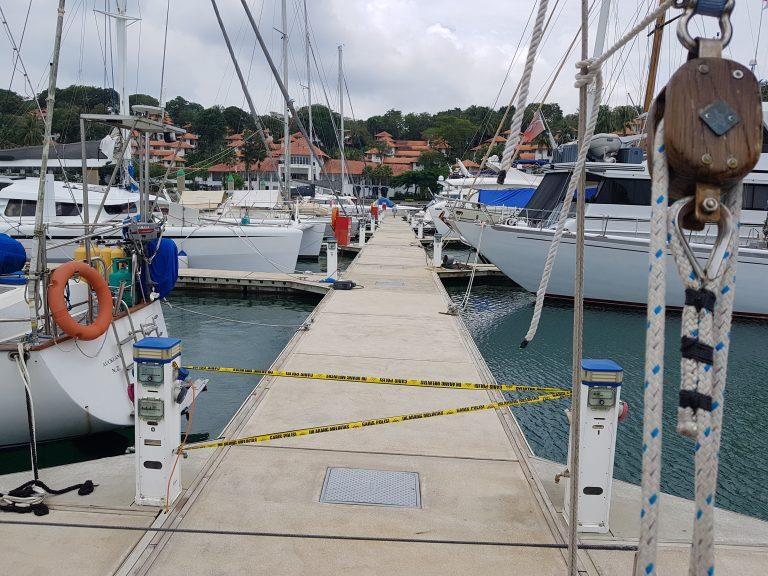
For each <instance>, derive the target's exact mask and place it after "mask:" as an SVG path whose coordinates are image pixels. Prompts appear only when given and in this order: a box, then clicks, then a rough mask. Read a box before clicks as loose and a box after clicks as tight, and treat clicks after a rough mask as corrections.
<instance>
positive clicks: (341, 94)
mask: <svg viewBox="0 0 768 576" xmlns="http://www.w3.org/2000/svg"><path fill="white" fill-rule="evenodd" d="M343 51H344V50H343V47H342V45H341V44H339V159H340V160H341V195H342V196H343V195H344V164H345V160H344V68H343V67H344V56H343Z"/></svg>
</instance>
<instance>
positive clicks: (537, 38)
mask: <svg viewBox="0 0 768 576" xmlns="http://www.w3.org/2000/svg"><path fill="white" fill-rule="evenodd" d="M548 3H549V0H541V1H540V2H539V11H538V12H537V13H536V22H535V23H534V25H533V32H531V43H530V44H529V45H528V57H527V58H526V60H525V67H524V68H523V76H522V78H521V79H520V86H519V89H518V93H517V106H516V107H515V113H514V115H513V116H512V123H511V125H510V131H511V132H510V134H509V139H508V140H507V142H506V144H505V145H504V154H503V155H502V158H501V169H502V170H509V169H510V168H511V167H512V156H513V155H514V152H515V150H517V145H518V144H519V143H520V130H521V128H522V126H523V114H524V113H525V106H526V104H527V103H528V90H529V88H530V85H531V75H532V73H533V63H534V62H535V61H536V53H537V52H538V49H539V44H540V43H541V38H542V36H544V16H546V14H547V4H548ZM493 144H494V143H493V142H491V146H489V149H490V148H492V147H493Z"/></svg>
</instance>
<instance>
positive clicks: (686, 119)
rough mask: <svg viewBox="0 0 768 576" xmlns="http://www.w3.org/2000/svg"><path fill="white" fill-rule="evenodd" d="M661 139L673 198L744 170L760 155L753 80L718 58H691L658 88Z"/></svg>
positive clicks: (734, 178) (718, 184)
mask: <svg viewBox="0 0 768 576" xmlns="http://www.w3.org/2000/svg"><path fill="white" fill-rule="evenodd" d="M664 92H665V93H664V102H663V107H664V108H663V116H664V144H665V147H666V151H667V160H668V164H669V172H670V196H671V197H672V198H673V199H676V198H680V197H683V196H693V195H696V189H697V185H698V186H699V187H701V186H702V185H703V186H704V187H706V188H710V189H712V194H714V193H715V192H714V191H715V190H717V189H720V188H722V187H728V186H731V185H733V184H735V183H736V182H738V181H739V180H741V179H742V178H744V176H746V175H747V174H749V172H750V171H751V170H752V168H754V166H755V164H756V163H757V161H758V160H759V158H760V150H761V147H762V109H761V103H760V92H759V87H758V84H757V80H756V78H755V76H754V75H753V74H752V72H750V71H749V69H748V68H746V67H744V66H742V65H741V64H739V63H738V62H734V61H732V60H727V59H724V58H709V57H707V58H693V59H691V60H688V61H687V62H686V63H685V64H683V65H682V66H681V67H680V68H679V69H678V70H677V72H675V74H674V75H673V76H672V78H671V79H670V81H669V83H668V84H667V86H666V89H665V91H664Z"/></svg>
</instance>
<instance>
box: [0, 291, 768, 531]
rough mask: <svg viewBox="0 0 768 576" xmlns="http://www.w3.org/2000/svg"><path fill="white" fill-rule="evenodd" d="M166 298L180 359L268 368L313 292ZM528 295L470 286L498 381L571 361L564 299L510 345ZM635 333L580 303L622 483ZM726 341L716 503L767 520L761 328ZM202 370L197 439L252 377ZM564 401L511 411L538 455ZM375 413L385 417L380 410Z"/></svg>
mask: <svg viewBox="0 0 768 576" xmlns="http://www.w3.org/2000/svg"><path fill="white" fill-rule="evenodd" d="M447 290H448V293H449V294H450V296H451V298H452V299H453V300H454V301H455V302H459V301H460V300H461V298H462V296H463V295H464V291H465V287H464V284H455V285H449V286H447ZM169 300H170V302H171V304H172V305H173V306H174V307H171V308H169V307H165V315H166V322H167V324H168V328H169V330H170V333H171V334H179V335H183V342H184V361H185V363H194V364H202V365H220V366H240V367H253V368H266V367H268V366H269V365H270V364H271V363H272V362H273V361H274V359H275V358H276V357H277V355H278V354H279V353H280V351H281V350H282V349H283V348H284V346H285V345H286V344H287V343H288V341H289V340H290V338H291V336H292V335H293V332H294V329H295V328H293V327H292V326H294V325H297V324H301V323H302V322H303V321H304V320H305V319H306V318H307V317H308V316H309V314H310V313H311V312H312V310H313V308H314V307H315V305H316V304H317V302H318V300H317V299H316V298H311V297H308V298H301V297H297V296H296V295H291V296H286V297H281V296H275V295H274V294H265V295H249V296H247V297H245V298H242V297H241V296H240V295H232V296H226V295H225V296H219V295H212V294H205V293H180V294H173V295H171V297H170V298H169ZM532 300H533V296H532V295H530V294H528V293H526V292H525V291H524V290H522V289H520V288H518V287H516V286H514V285H513V284H512V283H510V282H506V281H505V282H501V283H494V284H479V285H476V286H475V287H474V288H473V290H472V296H471V298H470V300H469V305H468V309H467V310H466V312H465V314H464V319H465V322H466V323H467V325H468V327H469V330H470V332H471V333H472V336H473V337H474V339H475V341H476V343H477V345H478V347H479V349H480V351H481V352H482V354H483V356H484V358H485V360H486V362H487V363H488V366H489V367H490V369H491V371H492V372H493V374H494V376H495V377H496V379H497V380H498V381H499V382H500V383H515V384H533V385H555V386H566V387H567V386H569V384H570V366H571V358H570V354H571V322H572V310H571V307H570V304H557V303H554V304H548V305H547V307H546V309H545V313H544V315H543V316H542V323H541V326H540V329H539V332H538V335H537V337H536V340H535V341H534V342H532V343H531V345H530V346H529V347H528V348H527V349H525V350H521V349H520V348H519V343H520V341H521V340H522V337H523V335H524V333H525V331H526V329H527V327H528V322H529V320H530V317H531V311H532V309H533V305H532ZM200 313H202V314H204V315H200ZM225 319H236V320H238V321H240V323H231V322H228V321H226V320H225ZM283 326H285V327H283ZM667 330H668V333H669V334H670V338H669V339H668V342H667V361H666V382H667V383H666V391H665V397H664V402H665V410H664V412H665V420H664V456H663V458H664V468H663V474H662V488H663V490H664V491H665V492H668V493H671V494H675V495H677V496H682V497H685V498H691V497H692V496H693V466H692V454H693V446H692V444H691V442H690V440H688V439H684V438H682V437H680V436H678V435H677V433H676V432H675V420H676V403H677V382H678V375H679V361H678V360H677V358H679V353H678V352H677V351H676V349H675V348H676V340H677V338H675V337H672V336H673V335H676V334H677V333H678V332H679V315H676V314H672V315H671V317H670V318H669V319H668V325H667ZM644 337H645V314H644V312H643V311H642V310H618V309H605V308H596V307H588V308H587V309H586V311H585V324H584V350H585V357H601V358H603V357H604V358H611V359H613V360H615V361H616V362H618V363H619V364H620V365H622V366H623V367H624V370H625V376H624V385H623V387H622V398H624V399H625V400H626V401H627V402H628V403H629V405H630V415H629V418H628V419H627V420H625V421H624V422H622V423H621V424H620V425H619V436H618V442H617V448H616V449H617V454H616V464H615V470H614V476H615V477H616V478H617V479H619V480H624V481H627V482H632V483H639V480H640V457H639V455H640V446H641V431H642V374H643V356H644V345H645V342H644ZM732 338H733V340H732V342H733V343H732V348H731V360H730V362H729V382H728V389H727V391H726V410H725V422H724V430H723V440H722V450H721V455H720V457H721V460H720V475H719V482H720V484H719V489H718V506H720V507H722V508H726V509H729V510H733V511H736V512H741V513H744V514H748V515H751V516H756V517H759V518H763V519H768V485H767V484H766V483H765V481H764V479H765V478H766V477H767V476H768V427H766V426H765V420H764V407H763V406H764V401H763V400H762V398H763V396H762V394H761V392H760V390H761V389H762V386H763V385H764V383H765V382H766V381H768V358H767V357H766V355H765V353H764V352H765V350H764V343H765V342H766V341H768V325H766V324H765V323H763V322H757V321H748V320H736V321H735V322H734V327H733V333H732ZM328 345H329V346H332V345H333V343H328ZM318 370H320V368H318ZM204 376H206V377H210V379H211V381H210V384H209V387H208V391H207V392H205V393H203V394H202V395H201V396H200V397H199V399H198V402H197V406H196V409H195V413H194V415H193V420H192V433H193V434H195V437H196V439H201V438H204V437H215V436H216V435H217V434H219V432H220V431H221V430H222V429H223V428H224V426H225V425H226V424H227V422H228V421H229V419H230V418H231V417H232V416H233V415H234V413H235V411H236V410H237V409H238V408H239V407H240V405H241V404H242V402H243V400H244V399H245V398H246V397H247V395H248V394H249V393H250V392H251V390H252V389H253V388H254V387H255V386H256V384H257V383H258V381H259V379H260V378H259V377H257V376H242V375H232V374H218V373H214V374H206V375H204ZM461 403H462V402H461V394H460V393H457V406H459V405H461ZM568 405H569V402H568V401H567V400H561V401H557V402H548V403H544V404H537V405H532V406H521V407H518V408H515V409H514V414H515V416H516V417H517V419H518V421H519V422H520V424H521V425H522V427H523V429H524V431H525V434H526V437H527V439H528V442H529V443H530V445H531V447H532V448H533V450H534V452H535V453H536V455H537V456H540V457H543V458H547V459H551V460H555V461H558V462H561V463H565V460H566V454H567V442H568V428H567V420H566V416H565V414H564V410H565V408H567V407H568ZM385 415H390V414H389V413H388V412H386V408H385V407H382V416H385ZM182 423H183V422H182ZM264 432H272V430H264ZM342 433H344V432H342ZM351 433H354V432H351ZM132 443H133V430H132V429H127V430H124V431H119V432H112V433H107V434H100V435H96V436H92V437H87V438H82V439H78V440H75V441H62V442H55V443H52V444H46V445H43V446H41V447H40V464H41V466H42V467H47V466H55V465H60V464H65V463H69V462H77V461H81V460H89V459H93V458H99V457H104V456H113V455H118V454H123V453H124V452H125V450H126V448H128V447H129V446H130V445H131V444H132ZM28 468H29V452H28V450H27V449H16V450H6V451H4V452H2V453H0V473H7V472H14V471H19V470H25V469H28ZM44 477H45V475H44V473H43V478H44Z"/></svg>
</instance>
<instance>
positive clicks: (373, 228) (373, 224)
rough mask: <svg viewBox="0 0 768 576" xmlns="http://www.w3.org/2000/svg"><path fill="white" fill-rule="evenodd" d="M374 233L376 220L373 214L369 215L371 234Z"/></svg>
mask: <svg viewBox="0 0 768 576" xmlns="http://www.w3.org/2000/svg"><path fill="white" fill-rule="evenodd" d="M375 231H376V219H375V218H374V217H373V214H371V234H373V233H374V232H375Z"/></svg>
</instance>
